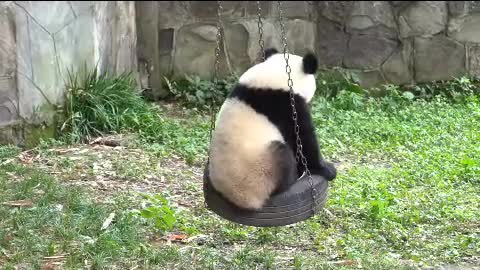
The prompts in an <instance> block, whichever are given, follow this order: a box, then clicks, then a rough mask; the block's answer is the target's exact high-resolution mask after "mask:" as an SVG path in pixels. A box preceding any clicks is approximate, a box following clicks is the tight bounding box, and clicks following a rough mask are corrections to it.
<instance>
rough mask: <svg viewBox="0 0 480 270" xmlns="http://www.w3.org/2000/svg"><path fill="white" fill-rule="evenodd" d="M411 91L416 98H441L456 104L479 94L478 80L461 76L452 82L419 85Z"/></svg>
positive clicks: (479, 85)
mask: <svg viewBox="0 0 480 270" xmlns="http://www.w3.org/2000/svg"><path fill="white" fill-rule="evenodd" d="M411 91H412V92H413V94H415V95H416V96H419V97H421V98H424V99H432V98H433V97H435V96H442V97H446V98H447V99H449V100H452V101H456V102H458V101H461V100H462V99H464V98H465V97H468V96H471V95H473V94H475V93H479V92H480V80H479V79H478V78H475V77H470V76H463V77H459V78H454V79H452V80H443V81H435V82H429V83H421V84H418V85H416V86H414V87H412V89H411Z"/></svg>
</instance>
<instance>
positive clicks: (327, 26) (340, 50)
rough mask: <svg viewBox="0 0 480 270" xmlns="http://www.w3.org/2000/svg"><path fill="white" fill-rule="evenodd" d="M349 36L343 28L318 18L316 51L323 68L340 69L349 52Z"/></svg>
mask: <svg viewBox="0 0 480 270" xmlns="http://www.w3.org/2000/svg"><path fill="white" fill-rule="evenodd" d="M347 42H348V35H347V34H346V33H345V32H344V31H343V26H342V25H341V24H338V23H336V22H333V21H330V20H327V19H325V18H323V17H319V18H318V25H317V42H316V47H317V48H316V49H317V54H318V58H319V59H318V60H319V63H320V65H322V66H323V67H327V68H331V67H340V66H342V65H343V57H344V56H345V54H346V52H347Z"/></svg>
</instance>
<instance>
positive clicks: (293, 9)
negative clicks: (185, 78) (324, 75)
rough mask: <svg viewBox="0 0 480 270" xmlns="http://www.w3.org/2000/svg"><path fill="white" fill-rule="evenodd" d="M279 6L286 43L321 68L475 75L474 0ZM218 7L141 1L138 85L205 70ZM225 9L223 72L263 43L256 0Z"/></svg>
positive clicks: (267, 16)
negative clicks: (307, 53)
mask: <svg viewBox="0 0 480 270" xmlns="http://www.w3.org/2000/svg"><path fill="white" fill-rule="evenodd" d="M283 6H284V14H285V15H286V17H287V21H286V30H287V39H288V46H289V48H290V50H291V51H293V52H294V53H300V54H301V53H304V52H305V51H306V50H313V51H315V52H316V53H317V54H318V56H319V60H320V62H321V64H322V66H323V67H324V68H333V67H342V68H346V69H348V70H351V71H352V72H354V73H356V74H357V75H358V77H359V78H360V80H361V83H362V85H363V86H365V87H372V86H377V85H380V84H382V83H395V84H414V83H416V82H428V81H433V80H443V79H452V77H454V76H461V75H464V74H467V73H470V74H474V75H480V1H325V2H314V1H299V2H290V1H286V2H284V4H283ZM261 7H262V15H263V16H264V24H263V25H264V39H265V44H266V46H272V45H273V46H276V47H277V48H279V49H282V46H281V42H280V40H281V39H280V26H279V23H278V10H277V4H276V1H273V2H267V1H264V2H262V5H261ZM216 8H217V5H216V1H207V2H196V1H182V2H178V1H177V2H174V1H157V2H137V5H136V12H137V29H138V37H139V39H138V56H139V61H140V62H139V64H140V67H141V69H142V74H143V78H144V86H146V87H152V88H153V89H155V92H156V93H157V96H162V95H163V94H165V92H163V91H162V90H161V88H160V86H161V81H162V80H163V76H165V75H171V74H173V75H183V74H196V75H200V76H202V77H204V78H209V77H210V76H211V74H212V70H213V64H214V49H215V45H216V43H215V41H216V40H215V33H216V31H217V30H216V26H215V23H216V20H217V19H216V11H217V9H216ZM221 15H222V20H223V27H224V29H225V33H224V37H225V38H224V40H223V41H224V42H223V45H224V46H223V55H222V56H223V58H222V67H223V71H224V74H225V73H228V72H232V71H236V72H241V71H243V70H245V69H246V68H247V67H248V66H249V65H251V64H252V63H254V61H255V59H256V57H257V53H258V51H259V46H258V28H257V7H256V2H255V1H250V2H241V1H228V2H226V1H224V2H223V14H221ZM225 56H226V57H225ZM147 81H148V85H147V83H146V82H147Z"/></svg>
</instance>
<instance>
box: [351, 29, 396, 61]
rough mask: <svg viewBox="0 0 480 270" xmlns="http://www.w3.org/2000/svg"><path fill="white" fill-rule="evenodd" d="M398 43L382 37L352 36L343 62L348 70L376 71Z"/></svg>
mask: <svg viewBox="0 0 480 270" xmlns="http://www.w3.org/2000/svg"><path fill="white" fill-rule="evenodd" d="M397 47H398V42H397V41H396V40H391V39H388V38H383V37H375V36H369V35H353V36H352V37H351V38H350V41H349V42H348V48H347V52H346V55H345V58H344V60H343V62H344V64H345V66H346V67H348V68H352V69H377V68H379V67H380V66H381V65H382V63H383V62H384V61H385V60H386V59H387V58H388V57H389V56H390V55H391V54H392V53H393V52H394V51H395V50H396V49H397Z"/></svg>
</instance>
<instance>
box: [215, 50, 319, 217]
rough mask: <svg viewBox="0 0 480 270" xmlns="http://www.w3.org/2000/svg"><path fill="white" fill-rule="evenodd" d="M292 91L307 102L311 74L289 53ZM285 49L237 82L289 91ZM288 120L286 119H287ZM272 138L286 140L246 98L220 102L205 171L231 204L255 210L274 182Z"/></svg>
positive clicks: (312, 87)
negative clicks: (243, 100) (283, 52)
mask: <svg viewBox="0 0 480 270" xmlns="http://www.w3.org/2000/svg"><path fill="white" fill-rule="evenodd" d="M289 57H290V58H289V64H290V67H291V78H292V80H293V90H294V92H295V93H297V94H299V95H300V96H302V97H303V98H305V99H306V101H307V102H310V100H311V99H312V97H313V95H314V93H315V88H316V85H315V77H314V75H313V74H305V73H304V72H303V62H302V61H303V58H302V57H300V56H296V55H290V56H289ZM285 67H286V64H285V59H284V56H283V54H275V55H272V56H270V57H269V58H268V59H267V60H266V61H265V62H262V63H260V64H257V65H255V66H253V67H251V68H250V69H249V70H247V71H246V72H245V73H244V74H243V75H242V76H241V77H240V79H239V83H241V84H243V85H245V86H247V87H251V88H260V89H263V88H270V89H279V90H280V91H289V90H290V88H289V87H288V76H287V73H286V71H285ZM286 120H289V119H286ZM272 141H280V142H285V140H284V138H283V137H282V134H281V133H280V131H279V130H278V128H277V127H276V126H275V125H274V124H273V123H272V122H270V121H269V120H268V118H267V117H266V116H264V115H262V114H259V113H257V112H256V111H255V110H254V109H253V108H251V107H250V106H248V105H247V104H246V103H244V102H242V101H240V100H238V99H236V98H233V99H232V98H229V99H227V100H226V101H225V103H224V104H223V105H222V107H221V109H220V112H219V114H218V118H217V120H216V128H215V131H214V133H213V138H212V144H211V148H210V163H209V173H210V181H211V183H212V185H213V187H214V188H215V189H216V190H217V191H219V192H220V193H222V194H223V195H224V196H225V197H227V198H228V199H229V200H230V201H231V202H233V203H234V204H236V205H238V206H240V207H243V208H250V209H258V208H261V207H262V206H263V204H264V203H265V202H266V200H267V199H268V198H269V197H270V195H271V193H272V192H273V191H274V189H275V188H276V186H277V183H276V182H275V181H276V180H277V179H279V178H280V175H279V174H280V170H279V168H278V167H276V166H275V165H276V161H278V157H276V156H274V155H275V153H273V152H272V149H271V148H270V145H271V143H272Z"/></svg>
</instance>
